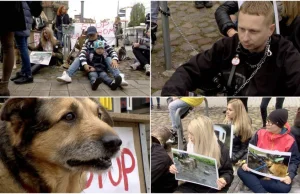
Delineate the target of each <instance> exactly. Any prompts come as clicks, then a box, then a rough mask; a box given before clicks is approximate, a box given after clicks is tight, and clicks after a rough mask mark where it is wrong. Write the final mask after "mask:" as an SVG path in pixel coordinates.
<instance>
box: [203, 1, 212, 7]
mask: <svg viewBox="0 0 300 194" xmlns="http://www.w3.org/2000/svg"><path fill="white" fill-rule="evenodd" d="M204 6H205V7H206V8H211V7H212V6H213V3H212V2H211V1H204Z"/></svg>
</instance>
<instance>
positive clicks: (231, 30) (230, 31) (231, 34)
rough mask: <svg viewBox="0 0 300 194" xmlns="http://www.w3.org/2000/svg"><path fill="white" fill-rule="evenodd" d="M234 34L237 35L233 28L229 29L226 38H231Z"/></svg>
mask: <svg viewBox="0 0 300 194" xmlns="http://www.w3.org/2000/svg"><path fill="white" fill-rule="evenodd" d="M236 33H238V32H237V31H236V30H235V29H234V28H230V29H229V30H228V31H227V35H228V37H232V36H233V35H235V34H236Z"/></svg>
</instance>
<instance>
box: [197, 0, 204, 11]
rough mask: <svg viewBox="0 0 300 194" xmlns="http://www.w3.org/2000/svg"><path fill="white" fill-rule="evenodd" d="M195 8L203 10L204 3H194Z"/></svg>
mask: <svg viewBox="0 0 300 194" xmlns="http://www.w3.org/2000/svg"><path fill="white" fill-rule="evenodd" d="M195 7H196V8H197V9H201V8H204V2H203V1H195Z"/></svg>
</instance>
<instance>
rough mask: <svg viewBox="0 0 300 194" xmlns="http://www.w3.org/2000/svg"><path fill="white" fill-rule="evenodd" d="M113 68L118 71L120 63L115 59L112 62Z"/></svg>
mask: <svg viewBox="0 0 300 194" xmlns="http://www.w3.org/2000/svg"><path fill="white" fill-rule="evenodd" d="M111 66H112V68H114V69H117V68H118V67H119V64H118V61H117V60H115V59H113V60H112V61H111Z"/></svg>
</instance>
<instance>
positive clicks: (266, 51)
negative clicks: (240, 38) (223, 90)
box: [233, 37, 272, 96]
mask: <svg viewBox="0 0 300 194" xmlns="http://www.w3.org/2000/svg"><path fill="white" fill-rule="evenodd" d="M270 43H271V38H270V37H269V40H268V41H267V44H266V49H265V53H264V56H263V57H262V58H261V60H260V61H259V62H258V63H257V65H255V66H257V68H256V69H255V70H254V71H253V73H252V74H251V76H250V77H249V78H248V79H247V80H246V81H245V83H244V84H243V85H242V86H241V87H240V88H239V89H238V90H237V91H236V92H235V93H234V94H233V96H235V95H237V94H238V93H239V92H240V91H241V90H242V89H243V88H244V87H245V86H246V85H247V84H248V83H249V82H250V80H251V79H252V78H253V77H254V75H255V74H256V73H257V71H258V70H259V69H260V68H261V66H262V64H263V63H264V62H265V60H266V58H267V57H270V56H272V52H271V51H270ZM240 44H241V43H240V42H239V44H238V47H237V49H236V50H237V51H238V49H240Z"/></svg>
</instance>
